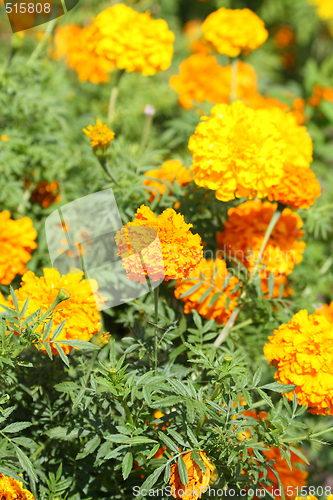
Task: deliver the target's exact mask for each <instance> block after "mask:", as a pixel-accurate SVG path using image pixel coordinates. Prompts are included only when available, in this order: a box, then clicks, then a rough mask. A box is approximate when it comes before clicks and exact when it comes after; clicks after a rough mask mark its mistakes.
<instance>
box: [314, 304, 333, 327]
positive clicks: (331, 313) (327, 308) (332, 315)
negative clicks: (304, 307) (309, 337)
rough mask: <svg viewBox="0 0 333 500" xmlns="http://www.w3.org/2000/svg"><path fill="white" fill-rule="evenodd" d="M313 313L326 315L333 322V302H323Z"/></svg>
mask: <svg viewBox="0 0 333 500" xmlns="http://www.w3.org/2000/svg"><path fill="white" fill-rule="evenodd" d="M313 315H319V316H324V318H326V319H327V320H328V321H329V322H330V323H333V302H331V303H330V304H323V305H322V306H321V307H319V309H317V310H316V311H315V312H314V313H313Z"/></svg>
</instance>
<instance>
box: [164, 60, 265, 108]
mask: <svg viewBox="0 0 333 500" xmlns="http://www.w3.org/2000/svg"><path fill="white" fill-rule="evenodd" d="M236 80H237V85H236V90H235V95H236V97H237V98H243V97H245V98H246V97H247V96H248V95H251V94H252V93H253V92H256V90H257V74H256V72H255V70H254V69H253V68H252V66H250V65H249V64H246V63H244V62H242V61H239V62H238V64H237V73H236ZM170 85H171V87H172V88H173V89H174V90H176V92H178V94H179V103H180V105H181V106H183V107H184V108H186V109H191V108H193V102H195V101H196V102H203V101H205V100H206V101H208V102H211V103H214V104H218V103H227V104H229V102H230V95H231V92H232V69H231V66H230V65H229V66H220V64H218V62H217V59H216V57H214V56H209V55H207V54H205V53H198V54H194V55H193V56H190V57H189V58H188V59H185V61H183V62H182V63H181V65H180V67H179V75H173V76H172V77H171V78H170Z"/></svg>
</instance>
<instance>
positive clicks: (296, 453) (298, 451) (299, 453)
mask: <svg viewBox="0 0 333 500" xmlns="http://www.w3.org/2000/svg"><path fill="white" fill-rule="evenodd" d="M290 450H291V451H292V452H293V453H295V455H297V456H298V457H299V458H301V459H302V460H304V462H305V463H306V464H307V465H310V462H309V460H308V459H307V458H306V456H305V455H304V454H303V453H302V452H301V451H300V450H299V449H298V448H294V447H293V446H290Z"/></svg>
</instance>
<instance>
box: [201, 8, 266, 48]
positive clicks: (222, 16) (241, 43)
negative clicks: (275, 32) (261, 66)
mask: <svg viewBox="0 0 333 500" xmlns="http://www.w3.org/2000/svg"><path fill="white" fill-rule="evenodd" d="M202 31H203V33H204V35H205V38H206V40H208V41H209V42H210V43H211V44H212V45H213V47H214V48H215V50H217V52H219V53H220V54H225V55H227V56H229V57H237V56H239V55H240V54H241V53H242V52H243V53H244V55H246V54H248V53H249V52H251V51H252V50H254V49H257V48H258V47H260V45H262V44H263V43H264V42H265V41H266V40H267V38H268V31H267V30H266V28H265V24H264V22H263V21H262V20H261V19H260V18H259V17H258V16H257V15H256V14H255V13H254V12H252V10H249V9H225V8H224V7H222V8H221V9H219V10H217V11H215V12H213V13H212V14H210V15H209V16H208V17H207V19H206V20H205V21H204V23H203V25H202Z"/></svg>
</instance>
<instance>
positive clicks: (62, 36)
mask: <svg viewBox="0 0 333 500" xmlns="http://www.w3.org/2000/svg"><path fill="white" fill-rule="evenodd" d="M95 38H96V29H95V27H94V26H93V25H91V26H87V27H85V28H81V27H80V26H78V25H76V24H69V25H67V26H60V27H58V28H57V29H56V30H55V36H54V48H53V49H52V50H50V55H51V57H52V58H53V59H55V60H56V61H58V60H60V59H61V58H62V57H65V59H66V64H67V66H69V67H70V68H72V69H74V70H75V71H76V72H77V74H78V78H79V80H80V81H82V82H86V81H90V82H92V83H94V84H98V83H107V82H108V81H109V73H110V72H111V71H112V70H113V69H114V68H115V66H114V64H113V63H112V62H111V61H109V60H108V59H106V57H105V56H102V55H99V54H96V53H95V51H94V50H93V47H94V41H95Z"/></svg>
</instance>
